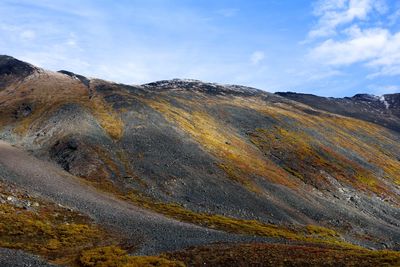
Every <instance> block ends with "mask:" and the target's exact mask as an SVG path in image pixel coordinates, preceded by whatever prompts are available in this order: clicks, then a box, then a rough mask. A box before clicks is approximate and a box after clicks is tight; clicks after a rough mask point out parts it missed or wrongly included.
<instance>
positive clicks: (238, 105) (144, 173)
mask: <svg viewBox="0 0 400 267" xmlns="http://www.w3.org/2000/svg"><path fill="white" fill-rule="evenodd" d="M0 70H1V73H0V139H1V140H3V141H5V142H7V143H9V144H11V145H12V146H15V147H17V148H11V147H9V146H8V145H3V150H0V153H2V157H1V159H0V174H2V175H3V176H4V178H5V179H6V180H8V181H10V182H16V183H17V184H19V185H20V186H22V187H25V188H27V189H29V190H32V191H35V192H37V193H40V194H42V195H43V196H45V197H48V198H50V199H51V201H54V202H56V203H57V202H61V204H64V205H68V206H72V207H74V208H77V209H79V210H80V211H81V212H83V213H86V214H88V215H90V216H92V217H94V219H96V221H97V222H98V223H100V224H104V225H106V226H108V227H110V225H114V226H115V228H119V229H121V230H120V231H121V232H124V233H126V232H131V230H130V229H138V231H139V232H140V231H142V232H143V231H144V230H143V229H146V230H145V231H144V232H145V233H146V234H145V236H146V237H145V239H146V238H149V237H150V236H152V235H154V236H157V238H158V237H159V238H162V240H163V241H160V240H159V239H157V238H155V239H154V240H158V241H157V242H156V243H157V244H159V246H158V247H157V246H156V247H154V246H155V245H154V244H155V243H154V242H147V243H146V242H144V243H143V245H142V246H141V248H140V250H139V251H142V252H143V253H144V252H146V253H150V252H160V251H169V250H174V249H181V248H185V247H187V246H188V245H192V244H206V243H210V242H212V241H213V240H219V241H230V242H237V241H238V240H252V238H248V237H238V236H237V235H236V234H238V233H240V234H244V235H252V236H253V235H258V236H263V238H261V239H257V240H262V241H263V242H271V241H272V239H273V240H274V242H280V241H279V240H282V239H285V240H292V241H296V242H310V240H312V242H317V243H321V242H322V243H324V244H327V243H329V242H330V243H332V244H336V243H338V244H341V245H343V244H342V242H345V243H346V244H348V243H353V244H357V245H361V246H364V247H367V248H378V249H381V248H389V249H393V250H396V249H399V248H400V231H399V230H400V229H399V228H400V212H399V204H400V197H399V192H400V187H399V186H400V160H399V159H400V142H399V140H400V133H399V131H398V128H397V127H399V126H400V119H399V116H398V114H400V109H399V105H398V104H397V102H396V101H397V96H396V95H392V96H385V98H384V99H385V100H384V101H383V102H382V101H381V100H379V99H375V98H374V99H373V100H368V101H369V102H367V103H368V104H365V103H364V102H365V101H364V100H360V99H359V98H362V99H364V98H365V96H364V97H361V96H358V97H356V99H355V100H332V99H323V98H318V97H312V98H310V99H311V100H310V99H309V98H308V96H307V97H306V96H301V97H298V96H293V94H280V95H275V94H270V93H267V92H264V91H261V90H257V89H254V88H248V87H242V86H233V85H220V84H213V83H204V82H200V81H196V80H170V81H159V82H154V83H150V84H145V85H137V86H130V85H123V84H116V83H112V82H108V81H104V80H100V79H88V78H86V77H84V76H81V75H77V74H74V73H71V72H68V71H60V72H51V71H46V70H42V69H39V68H36V67H33V66H31V65H30V64H27V63H23V62H21V61H18V60H15V59H12V58H11V59H10V57H5V56H2V57H0ZM21 70H22V71H21ZM293 100H295V101H293ZM349 101H350V102H349ZM362 101H364V102H362ZM377 101H378V102H377ZM385 101H386V102H387V103H386V102H385ZM353 102H354V103H353ZM349 103H350V104H349ZM363 103H364V104H363ZM385 103H386V104H385ZM11 151H14V152H12V153H11ZM17 151H19V152H17ZM13 153H16V154H15V155H16V156H15V157H14V156H12V155H13ZM19 153H20V154H19ZM27 153H29V154H30V155H29V156H28V155H26V154H27ZM17 155H20V156H17ZM18 157H20V158H21V161H18V160H17V159H16V158H18ZM22 159H23V160H22ZM29 162H31V163H30V164H29ZM35 164H39V165H40V166H42V168H41V170H40V175H39V176H40V177H42V178H44V177H46V176H47V178H46V179H47V180H46V179H41V180H38V181H37V182H36V181H35V180H33V178H32V177H35V176H34V175H32V174H33V173H35V172H33V170H32V169H33V168H34V167H33V166H34V165H35ZM29 166H31V167H29ZM21 168H23V169H24V172H23V173H21V172H18V170H20V169H21ZM29 171H31V173H30V172H29ZM38 171H39V170H38ZM46 173H47V174H46ZM49 173H53V175H49ZM64 179H65V180H64ZM46 181H47V182H46ZM72 181H75V182H72ZM36 183H37V184H36ZM79 184H81V185H79ZM72 188H74V189H72ZM60 192H63V194H62V195H61V196H63V198H61V197H59V196H58V194H59V193H60ZM87 192H89V193H87ZM101 192H103V193H101ZM94 196H96V197H94ZM92 197H93V198H92ZM110 198H112V199H113V200H110ZM72 199H77V200H76V201H72ZM96 199H97V200H96ZM104 199H108V200H107V201H109V200H110V201H111V202H113V201H116V202H115V203H120V204H118V206H120V208H118V207H116V206H113V207H112V208H111V209H112V210H115V211H118V210H119V209H123V207H124V205H127V206H129V207H130V208H129V211H126V212H129V213H130V214H132V215H131V216H132V217H134V218H137V220H133V221H130V220H129V219H127V217H126V216H127V215H126V213H124V212H125V211H124V212H122V213H120V212H118V213H117V214H124V215H123V216H122V215H121V216H120V217H113V216H111V217H109V216H108V215H106V214H107V212H106V211H105V210H104V209H103V208H102V206H101V205H103V204H104V205H109V204H106V202H107V201H106V200H104ZM104 201H106V202H104ZM102 203H103V204H102ZM107 203H108V202H107ZM99 205H100V206H99ZM131 206H132V207H131ZM135 206H139V207H136V208H135ZM142 208H145V209H147V210H148V211H143V209H142ZM92 209H93V210H95V211H99V212H100V211H101V212H100V213H101V214H105V215H104V216H105V217H98V216H97V215H96V214H94V213H92V212H91V210H92ZM136 209H137V210H138V211H139V210H140V212H138V211H135V210H136ZM156 213H159V214H156ZM216 215H217V216H216ZM107 216H108V217H107ZM148 216H150V217H151V216H155V217H154V218H155V219H154V222H152V223H149V220H150V219H149V220H148V219H146V218H149V217H148ZM128 217H129V216H128ZM166 217H170V218H169V219H167V218H166ZM125 218H126V219H125ZM249 220H257V222H256V223H255V222H253V221H249ZM128 221H129V223H127V222H128ZM150 221H152V220H150ZM179 221H181V222H179ZM183 222H184V223H183ZM187 223H191V224H187ZM142 224H143V225H148V226H149V227H147V226H146V227H144V226H143V225H142ZM193 224H197V225H200V226H201V227H199V226H194V225H193ZM121 225H122V226H123V227H122V228H121V227H119V226H121ZM128 225H132V227H131V228H129V227H128ZM140 225H142V226H140ZM155 225H157V227H158V225H163V226H162V229H164V230H163V231H164V232H158V230H157V229H158V228H157V227H155ZM310 225H311V228H309V227H310ZM125 226H127V227H128V228H124V227H125ZM153 226H154V227H153ZM315 226H318V227H324V228H317V229H319V230H318V231H316V232H315V231H314V232H313V231H312V230H311V229H314V228H312V227H315ZM276 227H277V228H276ZM141 228H143V229H141ZM206 228H212V229H216V230H221V231H225V232H228V233H222V232H220V231H214V230H207V229H206ZM327 228H329V229H331V230H332V231H334V233H335V234H332V232H331V234H328V235H325V236H324V235H323V234H322V232H323V233H325V234H326V233H327V232H326V231H328V230H321V229H327ZM180 229H187V232H186V230H185V231H183V230H182V233H181V234H179V235H177V236H176V235H174V233H178V232H179V231H181V230H180ZM135 231H136V230H135ZM328 232H329V231H328ZM198 233H199V234H198ZM336 233H337V234H336ZM186 235H187V237H186ZM160 236H161V237H160ZM189 236H190V237H189ZM328 237H329V238H328ZM132 238H133V237H132ZM271 238H272V239H271ZM174 240H175V241H174ZM191 240H192V241H193V242H192V241H191ZM292 241H291V242H292Z"/></svg>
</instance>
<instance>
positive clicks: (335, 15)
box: [309, 0, 387, 38]
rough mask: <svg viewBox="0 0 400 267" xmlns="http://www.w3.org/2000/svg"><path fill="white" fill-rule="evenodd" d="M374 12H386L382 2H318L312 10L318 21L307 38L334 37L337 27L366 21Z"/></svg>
mask: <svg viewBox="0 0 400 267" xmlns="http://www.w3.org/2000/svg"><path fill="white" fill-rule="evenodd" d="M374 11H375V12H379V13H385V12H387V6H386V4H385V2H384V0H320V1H318V2H317V4H316V5H315V9H314V14H315V15H316V16H317V17H319V20H318V22H317V24H316V26H315V27H314V29H313V30H311V31H310V32H309V37H310V38H315V37H326V36H329V35H334V34H335V33H336V30H337V27H339V26H342V25H344V24H347V23H351V22H353V21H355V20H366V19H367V18H368V15H369V14H370V13H371V12H374Z"/></svg>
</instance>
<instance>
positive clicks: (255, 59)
mask: <svg viewBox="0 0 400 267" xmlns="http://www.w3.org/2000/svg"><path fill="white" fill-rule="evenodd" d="M264 58H265V54H264V52H263V51H254V52H253V53H252V54H251V56H250V62H251V64H253V65H257V64H259V63H261V61H263V60H264Z"/></svg>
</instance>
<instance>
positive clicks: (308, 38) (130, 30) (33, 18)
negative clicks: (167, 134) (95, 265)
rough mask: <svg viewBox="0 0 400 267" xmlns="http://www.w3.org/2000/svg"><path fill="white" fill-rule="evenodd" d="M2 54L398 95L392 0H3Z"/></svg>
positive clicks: (399, 66) (162, 74)
mask: <svg viewBox="0 0 400 267" xmlns="http://www.w3.org/2000/svg"><path fill="white" fill-rule="evenodd" d="M0 53H1V54H8V55H11V56H14V57H17V58H19V59H22V60H25V61H28V62H31V63H33V64H36V65H38V66H40V67H43V68H46V69H50V70H60V69H66V70H70V71H73V72H76V73H80V74H83V75H86V76H89V77H100V78H104V79H107V80H112V81H117V82H123V83H128V84H142V83H146V82H151V81H155V80H162V79H171V78H193V79H200V80H204V81H212V82H219V83H233V84H242V85H248V86H254V87H257V88H260V89H264V90H267V91H270V92H275V91H297V92H304V93H313V94H318V95H324V96H337V97H340V96H351V95H354V94H355V93H360V92H367V93H371V94H377V95H380V94H385V93H396V92H400V83H399V81H400V1H397V0H316V1H305V0H262V1H261V0H260V1H258V0H252V1H248V0H247V1H246V0H241V1H239V0H142V1H137V0H119V1H112V0H86V1H85V0H79V1H78V0H35V1H33V0H32V1H27V0H14V1H12V0H1V3H0Z"/></svg>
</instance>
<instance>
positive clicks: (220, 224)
mask: <svg viewBox="0 0 400 267" xmlns="http://www.w3.org/2000/svg"><path fill="white" fill-rule="evenodd" d="M128 199H129V200H130V201H132V202H134V203H135V204H136V205H138V206H141V207H144V208H147V209H151V210H153V211H155V212H158V213H161V214H164V215H166V216H169V217H171V218H175V219H177V220H180V221H184V222H190V223H194V224H198V225H202V226H205V227H207V228H211V229H216V230H222V231H226V232H231V233H239V234H247V235H257V236H266V237H275V238H283V239H290V240H298V241H307V242H315V243H327V244H333V245H338V246H341V247H357V246H354V245H352V244H350V243H347V242H345V241H344V240H343V239H342V238H341V236H340V234H339V233H337V232H336V231H334V230H332V229H328V228H325V227H322V226H315V225H309V226H307V227H301V226H298V227H292V228H290V227H285V226H277V225H273V224H265V223H261V222H259V221H255V220H241V219H235V218H230V217H225V216H221V215H213V214H206V213H197V212H193V211H191V210H187V209H185V208H183V207H182V206H180V205H178V204H174V203H161V202H156V201H152V200H151V199H150V198H148V197H145V196H139V195H136V194H130V195H129V196H128Z"/></svg>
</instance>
